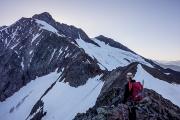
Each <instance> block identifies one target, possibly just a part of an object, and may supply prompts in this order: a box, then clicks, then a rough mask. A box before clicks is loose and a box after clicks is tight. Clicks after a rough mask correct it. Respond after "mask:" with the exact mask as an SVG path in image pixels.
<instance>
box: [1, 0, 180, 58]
mask: <svg viewBox="0 0 180 120" xmlns="http://www.w3.org/2000/svg"><path fill="white" fill-rule="evenodd" d="M45 11H46V12H49V13H50V14H51V15H52V16H53V17H54V18H55V19H56V20H57V21H59V22H63V23H67V24H70V25H74V26H76V27H80V28H82V29H83V30H84V31H85V32H86V33H87V34H88V35H89V36H90V37H95V36H98V35H100V34H102V35H105V36H107V37H111V38H113V39H115V40H116V41H119V42H120V43H122V44H124V45H126V46H127V47H129V48H130V49H132V50H134V51H135V52H137V53H138V54H140V55H142V56H144V57H147V58H151V59H159V60H180V0H0V26H2V25H10V24H12V23H14V22H15V21H17V20H18V19H20V18H21V17H31V16H32V15H34V14H38V13H41V12H45Z"/></svg>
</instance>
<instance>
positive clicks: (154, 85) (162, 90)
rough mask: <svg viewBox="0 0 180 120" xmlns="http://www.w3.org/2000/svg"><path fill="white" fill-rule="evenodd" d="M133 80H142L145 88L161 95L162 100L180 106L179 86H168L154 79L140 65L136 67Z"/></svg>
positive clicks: (168, 84) (166, 83)
mask: <svg viewBox="0 0 180 120" xmlns="http://www.w3.org/2000/svg"><path fill="white" fill-rule="evenodd" d="M134 79H135V80H137V81H140V82H142V81H143V80H144V87H145V88H148V89H153V90H154V91H156V92H157V93H159V94H161V95H162V96H163V97H164V98H166V99H168V100H170V101H171V102H172V103H174V104H176V105H178V106H180V85H176V84H170V83H168V82H165V81H162V80H159V79H157V78H154V77H153V76H152V75H150V74H149V73H148V72H146V71H145V70H144V69H143V68H142V66H141V65H138V69H137V72H136V75H135V77H134Z"/></svg>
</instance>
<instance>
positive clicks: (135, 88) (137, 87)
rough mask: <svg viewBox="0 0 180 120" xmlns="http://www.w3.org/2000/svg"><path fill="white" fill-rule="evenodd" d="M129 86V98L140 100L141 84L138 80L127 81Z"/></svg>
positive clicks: (141, 97)
mask: <svg viewBox="0 0 180 120" xmlns="http://www.w3.org/2000/svg"><path fill="white" fill-rule="evenodd" d="M129 88H131V95H130V99H131V100H133V101H140V100H142V99H143V94H142V91H143V85H142V84H141V83H140V82H134V83H129Z"/></svg>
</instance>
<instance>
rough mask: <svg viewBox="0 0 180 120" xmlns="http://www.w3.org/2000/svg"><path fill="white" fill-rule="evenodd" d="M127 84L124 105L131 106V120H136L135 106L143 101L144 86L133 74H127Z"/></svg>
mask: <svg viewBox="0 0 180 120" xmlns="http://www.w3.org/2000/svg"><path fill="white" fill-rule="evenodd" d="M126 77H127V84H126V85H125V92H124V100H123V103H124V104H125V103H126V104H127V105H128V106H129V120H136V107H135V105H136V104H137V103H138V102H139V101H141V100H142V99H143V95H142V91H143V85H142V84H141V83H140V82H136V80H134V79H133V77H134V76H133V74H132V73H130V72H129V73H127V75H126Z"/></svg>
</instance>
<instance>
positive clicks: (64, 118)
mask: <svg viewBox="0 0 180 120" xmlns="http://www.w3.org/2000/svg"><path fill="white" fill-rule="evenodd" d="M100 77H101V76H96V77H94V78H89V80H88V81H87V83H86V84H85V85H83V86H79V87H77V88H75V87H71V86H69V84H68V83H64V82H57V83H56V85H55V86H54V87H53V88H52V89H51V91H50V92H49V93H48V94H47V95H46V96H44V97H43V98H42V100H43V102H44V111H47V114H46V116H44V117H43V120H52V119H53V120H72V119H73V118H74V117H75V115H76V114H77V113H82V112H86V110H88V109H89V108H90V107H92V106H94V105H95V102H96V99H97V97H98V95H99V94H100V91H101V88H102V86H103V82H102V81H101V80H99V79H100Z"/></svg>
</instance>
